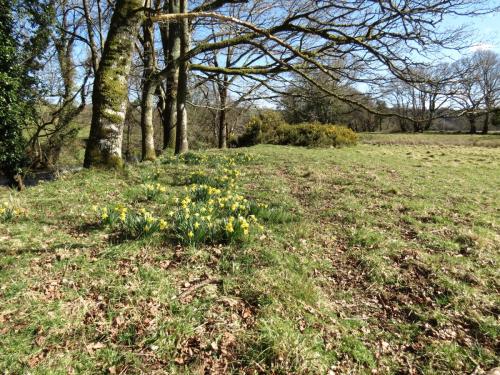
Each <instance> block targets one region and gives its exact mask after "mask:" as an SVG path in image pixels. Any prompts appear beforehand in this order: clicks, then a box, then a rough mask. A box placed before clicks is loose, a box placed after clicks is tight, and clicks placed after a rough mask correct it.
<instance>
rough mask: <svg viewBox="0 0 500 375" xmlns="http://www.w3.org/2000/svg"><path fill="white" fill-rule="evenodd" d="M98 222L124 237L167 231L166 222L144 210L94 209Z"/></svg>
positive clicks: (118, 207)
mask: <svg viewBox="0 0 500 375" xmlns="http://www.w3.org/2000/svg"><path fill="white" fill-rule="evenodd" d="M94 210H95V211H96V213H97V215H98V220H99V222H100V223H101V224H102V225H104V226H107V227H110V228H112V229H114V230H119V231H120V232H121V233H122V234H124V235H125V236H126V237H130V238H139V237H143V236H147V235H151V234H153V233H156V232H159V231H165V230H167V229H168V226H169V225H168V223H167V221H166V220H164V219H161V218H158V217H156V216H154V215H153V214H152V213H151V212H149V211H147V210H146V209H144V208H141V209H140V210H139V211H133V210H130V209H129V208H128V207H125V206H122V205H117V206H115V207H101V208H99V207H96V206H94Z"/></svg>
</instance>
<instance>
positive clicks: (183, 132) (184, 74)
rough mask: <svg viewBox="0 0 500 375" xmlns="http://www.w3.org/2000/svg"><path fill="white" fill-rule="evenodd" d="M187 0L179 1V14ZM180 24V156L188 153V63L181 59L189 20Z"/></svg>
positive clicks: (177, 133) (176, 148) (177, 132)
mask: <svg viewBox="0 0 500 375" xmlns="http://www.w3.org/2000/svg"><path fill="white" fill-rule="evenodd" d="M187 2H188V0H179V8H180V9H179V11H180V12H179V13H187V7H188V4H187ZM179 24H180V56H181V58H180V59H179V75H178V77H179V78H178V83H177V121H176V124H177V125H176V138H175V153H176V154H181V153H184V152H186V151H188V149H189V147H188V139H187V122H188V120H187V109H186V103H187V97H188V62H187V61H186V59H184V58H183V57H184V56H186V54H187V51H188V49H189V20H188V19H187V18H184V19H182V20H181V21H179Z"/></svg>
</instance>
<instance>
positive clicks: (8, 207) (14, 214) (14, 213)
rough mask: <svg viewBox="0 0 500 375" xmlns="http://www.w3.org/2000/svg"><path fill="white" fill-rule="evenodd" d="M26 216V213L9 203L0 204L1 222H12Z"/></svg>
mask: <svg viewBox="0 0 500 375" xmlns="http://www.w3.org/2000/svg"><path fill="white" fill-rule="evenodd" d="M23 215H24V211H23V210H22V209H20V208H17V207H15V206H14V205H13V204H11V203H8V202H2V203H0V221H3V222H5V221H12V220H14V219H16V218H19V217H21V216H23Z"/></svg>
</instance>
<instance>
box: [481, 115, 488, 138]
mask: <svg viewBox="0 0 500 375" xmlns="http://www.w3.org/2000/svg"><path fill="white" fill-rule="evenodd" d="M485 116H486V117H485V118H484V123H483V130H482V131H481V133H483V134H488V129H489V125H490V111H489V110H487V111H486V115H485Z"/></svg>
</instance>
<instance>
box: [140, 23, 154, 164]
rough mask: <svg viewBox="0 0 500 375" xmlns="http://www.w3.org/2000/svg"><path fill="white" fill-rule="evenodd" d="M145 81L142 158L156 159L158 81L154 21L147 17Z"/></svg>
mask: <svg viewBox="0 0 500 375" xmlns="http://www.w3.org/2000/svg"><path fill="white" fill-rule="evenodd" d="M143 32H144V33H143V47H144V82H143V87H142V100H141V130H142V160H143V161H144V160H155V159H156V152H155V141H154V126H153V110H154V94H155V91H156V83H155V80H154V77H153V74H154V70H155V54H154V36H153V23H152V22H151V20H150V19H147V20H146V21H145V22H144V24H143Z"/></svg>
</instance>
